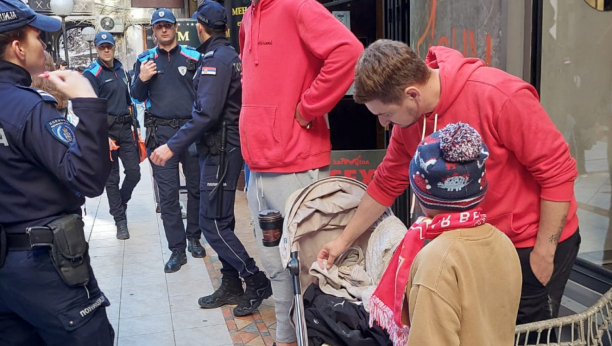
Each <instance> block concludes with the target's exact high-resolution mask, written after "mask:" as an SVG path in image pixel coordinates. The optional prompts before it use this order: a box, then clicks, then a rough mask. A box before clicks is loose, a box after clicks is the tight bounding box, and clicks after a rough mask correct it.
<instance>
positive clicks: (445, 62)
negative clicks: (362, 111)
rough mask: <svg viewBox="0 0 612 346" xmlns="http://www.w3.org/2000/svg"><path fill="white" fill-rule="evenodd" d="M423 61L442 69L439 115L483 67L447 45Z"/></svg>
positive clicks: (428, 53)
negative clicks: (477, 70)
mask: <svg viewBox="0 0 612 346" xmlns="http://www.w3.org/2000/svg"><path fill="white" fill-rule="evenodd" d="M268 1H273V0H268ZM425 63H426V64H427V66H429V67H430V68H432V69H439V70H440V71H444V73H440V88H441V93H440V102H438V105H437V106H436V108H435V109H434V111H433V114H436V113H437V114H438V115H439V116H442V115H443V114H444V112H445V111H446V110H447V109H448V108H449V107H450V106H451V105H452V104H453V102H455V100H456V99H457V97H458V96H459V94H460V93H461V91H462V90H463V88H464V86H465V83H466V82H467V81H468V80H469V79H470V77H471V76H472V74H473V73H474V72H475V71H476V69H478V68H481V67H485V63H484V62H483V61H482V60H480V59H477V58H467V59H466V58H464V57H463V55H462V54H461V53H459V51H457V50H454V49H452V48H447V47H431V48H430V49H429V51H428V52H427V58H426V59H425Z"/></svg>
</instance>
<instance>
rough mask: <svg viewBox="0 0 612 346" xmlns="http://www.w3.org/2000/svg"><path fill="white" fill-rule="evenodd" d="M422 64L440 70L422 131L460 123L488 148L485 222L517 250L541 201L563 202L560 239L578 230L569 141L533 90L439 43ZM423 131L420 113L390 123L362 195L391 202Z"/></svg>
mask: <svg viewBox="0 0 612 346" xmlns="http://www.w3.org/2000/svg"><path fill="white" fill-rule="evenodd" d="M426 63H427V65H428V66H429V67H430V68H433V69H439V71H440V82H441V90H442V92H441V95H440V102H439V103H438V105H437V106H436V108H435V109H434V111H433V112H432V114H431V115H430V116H428V117H427V118H426V132H425V135H426V136H427V135H429V134H431V133H432V132H434V122H435V118H436V117H437V129H441V128H443V127H444V126H446V125H447V124H449V123H455V122H458V121H463V122H466V123H468V124H470V125H471V126H472V127H474V128H475V129H476V130H477V131H478V132H479V133H480V134H481V136H482V139H483V141H484V143H485V144H486V145H487V147H488V148H489V154H490V156H489V160H488V161H487V166H486V170H487V176H488V179H487V180H488V181H489V188H488V191H487V194H486V197H485V199H484V201H483V202H482V203H481V204H480V207H482V208H483V210H484V212H485V213H486V214H487V222H489V223H491V224H493V225H494V226H495V227H497V228H498V229H500V230H501V231H502V232H504V233H505V234H506V235H508V237H509V238H510V239H511V240H512V242H513V243H514V245H515V246H516V247H517V248H524V247H532V246H534V244H535V241H536V234H537V231H538V223H539V218H540V199H546V200H550V201H557V202H570V208H569V212H568V215H567V223H566V225H565V228H564V230H563V233H562V234H561V239H560V241H563V240H565V239H567V238H569V237H570V236H571V235H572V234H574V232H575V231H576V229H577V228H578V217H577V215H576V207H577V204H576V199H575V197H574V180H575V179H576V176H577V175H578V171H577V170H576V162H575V161H574V159H573V158H572V157H571V156H570V152H569V147H568V145H567V143H566V142H565V140H564V139H563V136H562V135H561V133H560V132H559V131H558V130H557V128H556V127H555V125H554V124H553V122H552V121H551V120H550V118H549V117H548V115H547V114H546V112H545V111H544V109H543V108H542V106H541V105H540V103H539V99H538V95H537V93H536V91H535V89H534V88H533V87H532V86H531V85H529V84H527V83H525V82H524V81H522V80H521V79H519V78H517V77H514V76H512V75H510V74H508V73H506V72H503V71H501V70H499V69H495V68H490V67H486V66H485V64H484V63H483V62H482V60H479V59H475V58H467V59H466V58H463V56H462V55H461V53H459V52H458V51H456V50H453V49H450V48H446V47H432V48H431V49H430V50H429V52H428V54H427V59H426ZM422 133H423V117H421V118H420V119H419V121H417V122H416V123H415V124H413V125H411V126H409V127H407V128H403V129H402V128H400V127H399V126H395V127H394V128H393V133H392V136H391V143H390V144H389V148H388V150H387V155H386V157H385V159H384V160H383V162H382V163H381V164H380V166H379V167H378V170H377V172H376V174H375V177H374V180H373V181H372V183H371V184H370V186H369V187H368V194H370V196H372V197H373V198H374V199H375V200H376V201H378V202H379V203H381V204H384V205H391V204H392V203H393V201H394V200H395V198H396V197H397V196H399V195H400V194H401V193H403V192H404V190H405V189H406V188H407V187H408V185H409V181H408V165H409V162H410V159H411V158H412V156H413V154H414V152H415V150H416V148H417V145H418V144H419V142H420V141H421V135H422Z"/></svg>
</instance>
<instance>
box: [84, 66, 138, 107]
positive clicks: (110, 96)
mask: <svg viewBox="0 0 612 346" xmlns="http://www.w3.org/2000/svg"><path fill="white" fill-rule="evenodd" d="M83 76H84V77H85V78H87V79H88V80H89V82H90V83H91V86H92V87H93V89H94V91H95V92H96V94H97V95H98V97H100V98H103V99H106V100H108V110H107V113H108V115H112V116H119V115H128V114H130V108H131V107H132V98H131V97H130V92H129V85H130V82H129V78H128V75H127V73H126V72H125V70H124V69H123V65H122V64H121V62H120V61H119V60H117V59H115V60H114V62H113V67H112V68H110V67H108V66H106V65H105V64H104V63H103V62H102V61H101V60H100V59H99V58H98V60H96V61H94V62H93V63H92V64H91V65H89V66H88V67H87V68H86V69H85V71H84V72H83Z"/></svg>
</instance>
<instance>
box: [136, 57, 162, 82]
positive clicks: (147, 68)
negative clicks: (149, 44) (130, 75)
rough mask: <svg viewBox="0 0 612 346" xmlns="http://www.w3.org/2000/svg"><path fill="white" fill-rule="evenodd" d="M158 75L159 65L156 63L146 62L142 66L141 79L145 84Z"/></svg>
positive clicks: (139, 76)
mask: <svg viewBox="0 0 612 346" xmlns="http://www.w3.org/2000/svg"><path fill="white" fill-rule="evenodd" d="M156 74H157V65H156V64H155V62H154V61H145V62H143V63H142V64H141V65H140V74H139V75H138V78H140V80H141V81H143V82H148V81H149V80H150V79H151V78H153V76H155V75H156Z"/></svg>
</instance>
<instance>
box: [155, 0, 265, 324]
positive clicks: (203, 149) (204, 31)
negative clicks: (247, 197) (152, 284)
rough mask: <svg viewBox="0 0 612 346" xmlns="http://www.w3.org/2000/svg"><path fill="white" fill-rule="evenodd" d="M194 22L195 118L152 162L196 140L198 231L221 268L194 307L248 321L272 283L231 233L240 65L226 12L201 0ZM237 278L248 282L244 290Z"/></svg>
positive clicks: (239, 163)
mask: <svg viewBox="0 0 612 346" xmlns="http://www.w3.org/2000/svg"><path fill="white" fill-rule="evenodd" d="M197 18H198V24H197V30H198V37H199V39H200V42H203V43H202V45H200V47H198V51H199V52H200V53H202V54H203V55H202V60H201V63H200V66H199V67H198V71H197V74H196V76H195V78H194V86H195V88H196V102H195V103H194V107H193V113H192V114H193V119H192V120H190V121H189V122H187V124H186V125H185V126H183V127H182V128H181V129H180V130H179V131H178V132H177V133H176V134H175V135H174V136H173V137H172V138H171V139H170V140H168V143H167V144H166V145H163V146H161V147H159V148H157V149H156V150H155V152H154V153H152V154H151V156H150V159H151V161H153V162H154V163H155V164H157V165H164V164H165V162H167V161H168V160H169V159H170V158H172V157H173V155H174V153H180V152H182V151H183V150H185V148H187V147H188V146H189V145H191V143H193V142H194V141H196V140H197V141H198V151H199V153H200V167H201V174H202V175H201V178H200V179H201V184H200V186H201V187H200V190H201V191H200V228H201V229H202V230H203V232H204V237H205V238H206V241H208V243H209V244H210V246H211V247H212V248H213V249H214V250H215V251H216V252H217V254H218V255H219V260H220V261H221V263H222V265H223V267H222V268H221V273H222V274H223V277H222V284H221V286H220V287H219V289H217V290H216V291H215V292H214V293H213V294H211V295H209V296H206V297H202V298H200V299H199V301H198V303H199V304H200V306H201V307H202V308H207V309H210V308H216V307H220V306H222V305H226V304H237V306H236V308H235V309H234V315H236V316H246V315H250V314H252V313H253V311H254V310H255V309H257V307H259V305H260V304H261V302H262V300H264V299H266V298H268V297H269V296H270V295H272V288H271V285H270V280H268V278H267V277H266V275H265V274H264V273H263V272H261V271H260V270H259V268H257V266H256V265H255V261H254V260H253V258H251V257H250V256H249V254H248V253H247V251H246V249H245V248H244V246H243V245H242V243H241V242H240V240H239V239H238V237H236V234H235V233H234V226H235V223H236V222H235V218H234V200H235V197H236V184H237V182H238V176H239V175H240V171H241V170H242V166H243V165H244V161H243V159H242V154H241V151H240V137H239V132H238V118H239V115H240V108H241V107H242V84H241V82H240V74H241V63H240V59H239V58H238V54H237V53H236V51H235V50H234V48H233V47H232V46H231V45H230V42H229V40H228V39H227V37H225V30H226V25H227V15H226V12H225V8H224V7H223V6H222V5H220V4H219V3H217V2H214V1H204V2H203V3H202V4H201V5H200V6H199V8H198V13H197ZM224 125H225V129H224ZM224 131H225V135H223V132H224ZM224 138H226V142H225V143H223V142H222V141H223V139H224ZM223 149H224V152H221V150H223ZM223 161H225V162H223ZM220 200H221V201H220ZM219 202H220V203H221V204H220V205H219V207H220V208H218V204H217V203H219ZM240 277H242V279H244V281H245V282H246V291H245V290H243V288H242V281H241V280H240Z"/></svg>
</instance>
